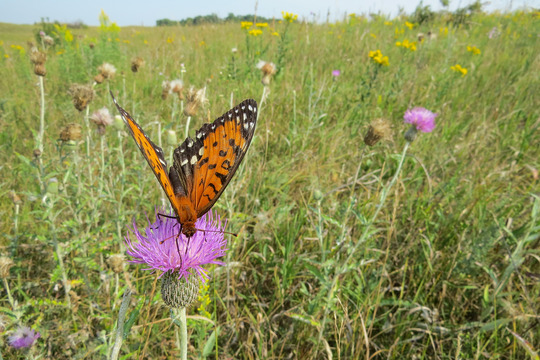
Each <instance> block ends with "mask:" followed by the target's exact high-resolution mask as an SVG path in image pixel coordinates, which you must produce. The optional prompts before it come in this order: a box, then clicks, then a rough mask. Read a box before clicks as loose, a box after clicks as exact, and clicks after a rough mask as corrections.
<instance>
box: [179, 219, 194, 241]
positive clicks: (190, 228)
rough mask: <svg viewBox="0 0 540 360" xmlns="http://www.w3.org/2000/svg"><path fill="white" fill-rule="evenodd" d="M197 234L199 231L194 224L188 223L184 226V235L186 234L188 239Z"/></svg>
mask: <svg viewBox="0 0 540 360" xmlns="http://www.w3.org/2000/svg"><path fill="white" fill-rule="evenodd" d="M196 232H197V229H196V228H195V223H194V222H186V223H184V224H182V234H184V235H185V236H187V237H188V238H190V237H192V236H193V235H195V233H196Z"/></svg>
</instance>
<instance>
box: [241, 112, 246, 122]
mask: <svg viewBox="0 0 540 360" xmlns="http://www.w3.org/2000/svg"><path fill="white" fill-rule="evenodd" d="M242 115H243V116H244V121H246V119H247V115H246V113H243V114H242Z"/></svg>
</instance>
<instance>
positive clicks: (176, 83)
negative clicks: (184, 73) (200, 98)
mask: <svg viewBox="0 0 540 360" xmlns="http://www.w3.org/2000/svg"><path fill="white" fill-rule="evenodd" d="M170 87H171V89H170V91H171V92H173V93H175V94H177V95H178V99H180V100H184V82H183V81H182V80H180V79H176V80H171V82H170Z"/></svg>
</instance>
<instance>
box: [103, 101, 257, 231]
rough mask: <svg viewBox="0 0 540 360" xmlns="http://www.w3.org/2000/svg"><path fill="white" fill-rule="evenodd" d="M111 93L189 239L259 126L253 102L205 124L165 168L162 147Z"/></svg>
mask: <svg viewBox="0 0 540 360" xmlns="http://www.w3.org/2000/svg"><path fill="white" fill-rule="evenodd" d="M111 96H112V98H113V101H114V104H115V105H116V107H117V108H118V111H119V112H120V115H122V118H123V120H124V122H125V123H126V125H127V126H128V128H129V131H130V133H131V136H132V137H133V140H135V142H136V143H137V146H138V147H139V149H140V150H141V153H142V154H143V156H144V157H145V159H146V161H147V162H148V165H150V168H151V169H152V171H153V172H154V175H155V176H156V178H157V180H158V181H159V183H160V185H161V187H162V188H163V190H164V191H165V194H166V195H167V198H168V199H169V201H170V203H171V205H172V208H173V209H174V212H175V215H176V219H177V220H178V222H179V223H180V233H182V234H184V235H185V236H187V237H188V239H189V238H191V237H192V236H193V235H194V234H195V233H196V232H197V229H196V228H195V221H197V219H198V218H200V217H201V216H203V215H204V214H206V213H207V212H208V210H210V209H211V208H212V206H213V205H214V204H215V203H216V201H217V200H218V199H219V197H220V196H221V194H222V193H223V191H224V190H225V188H226V187H227V185H228V184H229V182H230V181H231V179H232V177H233V176H234V173H235V172H236V170H237V169H238V166H240V163H241V162H242V159H243V158H244V156H245V155H246V152H247V150H248V148H249V145H250V144H251V140H252V139H253V134H254V133H255V128H256V124H257V103H256V102H255V100H253V99H247V100H244V101H242V102H241V103H240V104H239V105H237V106H235V107H234V108H232V109H231V110H229V111H227V112H226V113H225V114H223V115H222V116H220V117H219V118H217V119H216V120H215V121H214V122H212V123H206V124H204V125H203V126H202V127H201V128H200V129H199V130H198V131H197V132H196V134H195V138H194V139H192V138H190V137H188V138H186V140H185V141H184V142H183V143H182V144H181V145H180V146H179V147H177V148H176V149H175V150H174V153H173V165H172V166H171V167H170V169H169V170H167V161H165V157H164V156H163V150H162V149H161V148H160V147H159V146H157V145H156V144H154V143H153V142H152V140H150V138H148V136H147V135H146V134H145V133H144V131H143V129H142V128H141V127H140V126H139V125H138V124H137V123H136V122H135V120H133V118H132V117H131V115H129V113H128V112H127V111H126V110H124V109H123V108H122V107H120V105H119V104H118V102H117V101H116V99H115V98H114V96H113V94H112V92H111ZM180 233H179V234H180Z"/></svg>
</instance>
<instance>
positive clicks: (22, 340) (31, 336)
mask: <svg viewBox="0 0 540 360" xmlns="http://www.w3.org/2000/svg"><path fill="white" fill-rule="evenodd" d="M40 336H41V334H40V333H39V332H36V331H34V330H32V329H30V328H29V327H27V326H20V327H19V328H18V329H17V330H15V332H14V333H13V334H12V335H11V336H10V337H9V338H8V341H9V344H10V345H11V346H13V347H14V348H15V349H20V348H26V347H30V346H32V345H34V342H35V341H36V340H37V339H39V337H40Z"/></svg>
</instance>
